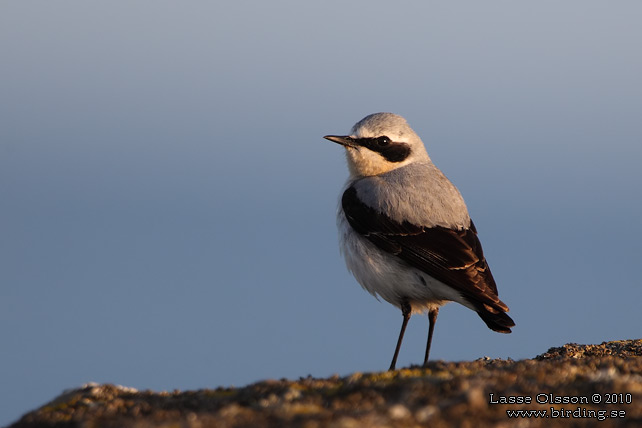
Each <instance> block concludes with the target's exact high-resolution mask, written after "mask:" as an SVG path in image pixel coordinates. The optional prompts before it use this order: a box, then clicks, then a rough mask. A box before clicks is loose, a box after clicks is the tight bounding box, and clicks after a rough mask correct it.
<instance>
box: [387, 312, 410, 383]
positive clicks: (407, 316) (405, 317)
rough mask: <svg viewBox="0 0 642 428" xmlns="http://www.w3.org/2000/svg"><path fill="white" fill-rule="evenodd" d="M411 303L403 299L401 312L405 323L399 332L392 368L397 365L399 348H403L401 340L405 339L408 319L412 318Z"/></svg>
mask: <svg viewBox="0 0 642 428" xmlns="http://www.w3.org/2000/svg"><path fill="white" fill-rule="evenodd" d="M410 311H411V309H410V303H408V302H407V301H405V300H404V301H403V302H402V303H401V314H402V315H403V324H401V331H400V332H399V339H398V340H397V347H396V348H395V355H394V356H393V357H392V363H390V369H389V370H391V371H392V370H394V369H395V365H397V356H398V355H399V349H400V348H401V341H402V340H403V334H404V333H405V332H406V326H407V325H408V320H409V319H410Z"/></svg>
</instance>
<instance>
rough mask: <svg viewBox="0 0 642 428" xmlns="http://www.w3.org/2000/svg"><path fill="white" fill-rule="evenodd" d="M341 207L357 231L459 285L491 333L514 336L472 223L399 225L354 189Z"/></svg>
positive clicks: (350, 189) (434, 276)
mask: <svg viewBox="0 0 642 428" xmlns="http://www.w3.org/2000/svg"><path fill="white" fill-rule="evenodd" d="M341 205H342V207H343V211H344V213H345V215H346V218H347V219H348V222H349V223H350V225H351V226H352V228H353V229H354V230H355V231H356V232H357V233H359V234H361V235H363V236H364V237H366V238H367V239H368V240H370V242H372V243H373V244H375V245H376V246H377V247H379V248H381V249H382V250H384V251H387V252H389V253H392V254H394V255H396V256H398V257H399V258H401V259H402V260H404V261H405V262H406V263H408V264H409V265H411V266H413V267H414V268H416V269H419V270H421V271H423V272H425V273H426V274H428V275H430V276H431V277H433V278H435V279H437V280H438V281H440V282H442V283H444V284H446V285H449V286H451V287H453V288H454V289H455V290H457V291H458V292H459V293H461V295H462V296H463V297H464V298H465V299H466V300H468V301H469V302H470V303H471V304H473V305H474V306H475V308H477V312H478V313H479V315H480V317H481V318H482V319H483V320H484V321H485V322H486V324H487V325H488V326H489V327H490V328H491V329H493V330H495V331H501V332H506V333H508V332H510V327H512V326H514V325H515V323H514V322H513V320H512V319H511V318H510V317H509V316H508V315H506V314H505V313H504V312H506V311H508V306H506V304H504V302H502V301H501V300H499V297H497V285H496V284H495V280H494V278H493V275H492V273H491V272H490V269H489V267H488V263H486V258H485V257H484V253H483V251H482V247H481V243H480V242H479V239H478V238H477V230H476V229H475V225H474V224H473V223H472V221H471V223H470V227H469V228H468V229H462V230H454V229H449V228H446V227H440V226H436V227H422V226H417V225H414V224H411V223H409V222H407V221H404V222H403V223H398V222H396V221H394V220H392V219H391V218H390V217H388V216H386V215H384V214H382V213H380V212H378V211H377V210H375V209H373V208H371V207H369V206H367V205H366V204H364V203H363V202H361V200H360V199H359V197H358V196H357V191H356V189H355V188H354V187H350V188H348V189H347V190H346V191H345V192H344V194H343V197H342V199H341Z"/></svg>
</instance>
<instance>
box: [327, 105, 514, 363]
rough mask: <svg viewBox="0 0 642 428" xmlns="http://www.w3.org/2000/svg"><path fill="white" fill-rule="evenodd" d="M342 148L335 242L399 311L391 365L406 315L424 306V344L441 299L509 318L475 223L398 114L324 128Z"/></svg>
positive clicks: (498, 323)
mask: <svg viewBox="0 0 642 428" xmlns="http://www.w3.org/2000/svg"><path fill="white" fill-rule="evenodd" d="M323 138H325V139H326V140H329V141H332V142H334V143H338V144H340V145H341V146H343V147H344V148H345V154H346V158H347V164H348V171H349V177H348V180H347V182H346V184H345V186H344V188H343V192H342V195H341V197H340V201H339V207H338V210H337V228H338V231H339V245H340V251H341V253H342V254H343V257H344V258H345V262H346V266H347V268H348V270H349V271H350V272H351V273H352V274H353V275H354V277H355V278H356V280H357V282H359V284H361V286H362V287H363V288H364V289H365V290H366V291H368V292H369V293H371V294H372V295H374V296H375V297H377V298H382V299H383V300H385V301H387V302H389V303H391V304H392V305H394V306H396V307H397V308H399V309H400V310H401V313H402V316H403V321H402V324H401V330H400V332H399V337H398V339H397V345H396V347H395V351H394V355H393V358H392V362H391V364H390V369H389V370H395V367H396V363H397V357H398V355H399V350H400V348H401V342H402V341H403V336H404V332H405V331H406V326H407V325H408V321H409V319H410V317H411V315H413V314H422V313H427V314H428V321H429V326H428V340H427V343H426V352H425V355H424V363H423V366H424V367H426V366H427V364H428V356H429V354H430V346H431V343H432V337H433V331H434V328H435V323H436V322H437V316H438V314H439V308H440V307H441V306H443V305H444V304H446V303H448V302H457V303H459V304H461V305H463V306H465V307H467V308H469V309H471V310H473V311H475V312H477V314H478V315H479V317H480V318H481V319H482V320H483V321H484V322H485V323H486V325H487V326H488V327H489V328H490V329H491V330H494V331H496V332H499V333H510V332H511V327H514V326H515V322H514V321H513V320H512V319H511V317H509V316H508V315H507V314H506V312H508V310H509V309H508V306H507V305H506V304H505V303H504V302H502V301H501V300H500V299H499V297H498V293H497V285H496V283H495V280H494V278H493V275H492V273H491V271H490V268H489V267H488V263H487V261H486V258H485V256H484V253H483V250H482V246H481V243H480V241H479V238H478V236H477V229H476V228H475V225H474V223H473V222H472V220H471V218H470V215H469V213H468V209H467V207H466V204H465V202H464V199H463V197H462V196H461V193H460V192H459V190H458V189H457V188H456V187H455V186H454V185H453V184H452V183H451V182H450V180H448V179H447V178H446V176H445V175H444V174H443V173H442V172H441V170H439V169H438V168H437V167H436V166H435V164H434V163H433V162H432V160H431V158H430V157H429V156H428V152H427V151H426V148H425V146H424V143H423V142H422V140H421V139H420V138H419V136H418V135H417V134H416V133H415V132H414V131H413V130H412V128H411V127H410V125H408V122H407V121H406V119H404V118H403V117H401V116H399V115H396V114H393V113H374V114H371V115H368V116H366V117H365V118H363V119H361V120H360V121H359V122H357V123H356V124H355V125H354V126H353V127H352V130H351V131H350V134H349V135H326V136H324V137H323Z"/></svg>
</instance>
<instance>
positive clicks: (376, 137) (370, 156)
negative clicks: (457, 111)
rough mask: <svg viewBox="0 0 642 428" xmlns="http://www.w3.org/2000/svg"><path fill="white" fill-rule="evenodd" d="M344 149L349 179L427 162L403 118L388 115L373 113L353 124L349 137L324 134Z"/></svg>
mask: <svg viewBox="0 0 642 428" xmlns="http://www.w3.org/2000/svg"><path fill="white" fill-rule="evenodd" d="M323 138H325V139H326V140H330V141H333V142H335V143H338V144H341V145H342V146H344V147H345V149H346V157H347V158H348V168H349V169H350V174H351V175H352V176H353V177H366V176H373V175H379V174H383V173H386V172H388V171H392V170H393V169H397V168H400V167H402V166H405V165H408V164H410V163H413V162H417V161H422V160H424V161H425V160H430V158H429V157H428V153H427V152H426V148H425V147H424V143H423V142H422V141H421V139H420V138H419V137H418V136H417V134H415V131H413V130H412V128H411V127H410V126H409V125H408V123H407V122H406V119H404V118H403V117H401V116H399V115H396V114H392V113H375V114H371V115H369V116H366V117H364V118H363V119H361V120H360V121H359V122H357V123H356V124H355V125H354V126H353V127H352V130H351V131H350V135H326V136H325V137H323Z"/></svg>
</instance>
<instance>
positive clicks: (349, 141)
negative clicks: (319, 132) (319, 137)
mask: <svg viewBox="0 0 642 428" xmlns="http://www.w3.org/2000/svg"><path fill="white" fill-rule="evenodd" d="M323 138H325V139H326V140H330V141H332V142H334V143H337V144H341V145H342V146H345V147H352V148H356V147H358V146H357V144H356V142H355V140H354V138H352V137H350V136H348V135H326V136H325V137H323Z"/></svg>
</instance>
